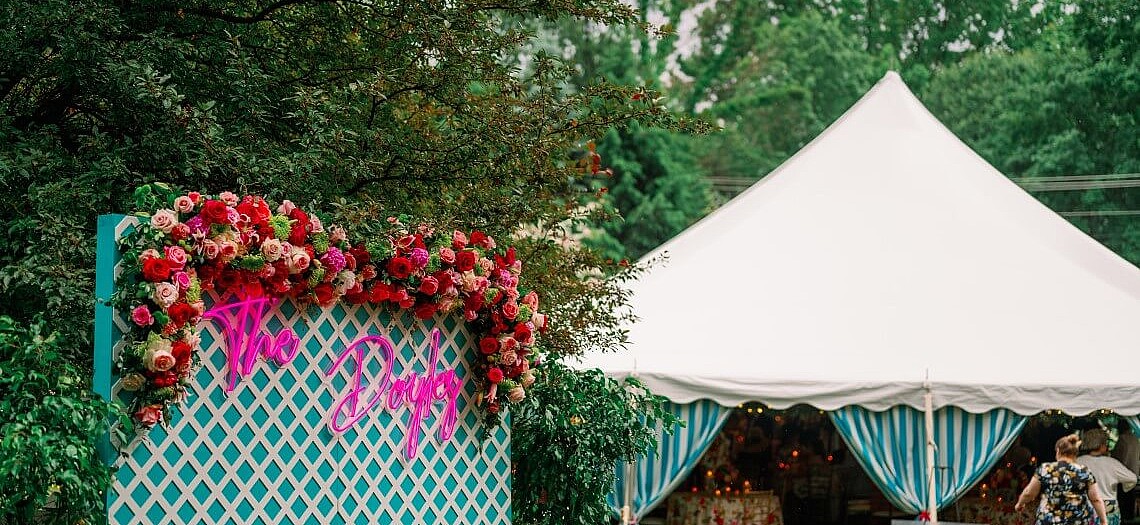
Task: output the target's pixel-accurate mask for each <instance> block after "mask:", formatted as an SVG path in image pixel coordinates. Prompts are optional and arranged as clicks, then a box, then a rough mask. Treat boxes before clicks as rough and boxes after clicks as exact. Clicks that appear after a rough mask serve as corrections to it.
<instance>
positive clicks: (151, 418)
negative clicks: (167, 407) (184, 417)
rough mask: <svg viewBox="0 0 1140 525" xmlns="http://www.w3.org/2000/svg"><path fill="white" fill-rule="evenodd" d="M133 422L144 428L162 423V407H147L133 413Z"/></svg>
mask: <svg viewBox="0 0 1140 525" xmlns="http://www.w3.org/2000/svg"><path fill="white" fill-rule="evenodd" d="M135 420H136V421H138V422H139V423H141V424H143V425H146V426H148V427H149V426H153V425H155V424H156V423H158V422H159V421H162V405H147V406H144V407H142V408H140V409H139V410H138V412H135Z"/></svg>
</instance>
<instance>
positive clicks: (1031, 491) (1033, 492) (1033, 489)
mask: <svg viewBox="0 0 1140 525" xmlns="http://www.w3.org/2000/svg"><path fill="white" fill-rule="evenodd" d="M1040 493H1041V482H1040V481H1037V476H1033V477H1032V478H1029V484H1028V485H1026V486H1025V490H1023V491H1021V496H1019V497H1018V498H1017V504H1016V505H1014V506H1013V508H1014V509H1015V510H1017V511H1018V512H1021V509H1024V508H1025V504H1026V503H1029V502H1030V501H1033V500H1034V499H1035V498H1037V495H1038V494H1040ZM1101 507H1104V504H1103V503H1102V504H1101Z"/></svg>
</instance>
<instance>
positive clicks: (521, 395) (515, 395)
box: [507, 386, 526, 403]
mask: <svg viewBox="0 0 1140 525" xmlns="http://www.w3.org/2000/svg"><path fill="white" fill-rule="evenodd" d="M507 399H510V400H511V403H518V402H519V401H522V400H523V399H526V390H524V389H523V387H521V386H516V387H514V388H512V389H511V391H510V392H509V393H508V394H507Z"/></svg>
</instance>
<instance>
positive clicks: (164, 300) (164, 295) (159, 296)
mask: <svg viewBox="0 0 1140 525" xmlns="http://www.w3.org/2000/svg"><path fill="white" fill-rule="evenodd" d="M176 301H178V285H175V284H174V283H158V284H156V285H154V302H156V303H158V305H159V306H161V307H163V308H169V307H170V305H172V304H174V303H175V302H176Z"/></svg>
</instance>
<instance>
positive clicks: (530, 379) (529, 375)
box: [519, 371, 534, 388]
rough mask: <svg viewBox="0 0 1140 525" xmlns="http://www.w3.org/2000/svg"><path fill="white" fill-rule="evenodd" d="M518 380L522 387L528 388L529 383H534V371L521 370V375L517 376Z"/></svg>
mask: <svg viewBox="0 0 1140 525" xmlns="http://www.w3.org/2000/svg"><path fill="white" fill-rule="evenodd" d="M519 382H520V383H522V386H523V387H524V388H530V385H533V384H534V373H533V372H529V371H528V372H523V375H522V377H521V378H519Z"/></svg>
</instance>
